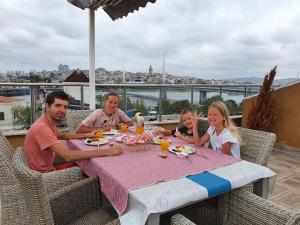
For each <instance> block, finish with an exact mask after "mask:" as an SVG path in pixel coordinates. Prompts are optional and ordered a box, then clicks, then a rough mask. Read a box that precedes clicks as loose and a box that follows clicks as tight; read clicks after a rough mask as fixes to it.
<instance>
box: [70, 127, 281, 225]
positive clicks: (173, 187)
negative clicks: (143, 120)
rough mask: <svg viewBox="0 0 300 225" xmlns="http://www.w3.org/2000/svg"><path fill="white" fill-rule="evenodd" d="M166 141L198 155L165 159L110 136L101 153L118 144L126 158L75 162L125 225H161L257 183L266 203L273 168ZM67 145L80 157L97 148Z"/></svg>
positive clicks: (153, 149)
mask: <svg viewBox="0 0 300 225" xmlns="http://www.w3.org/2000/svg"><path fill="white" fill-rule="evenodd" d="M122 135H123V136H124V135H132V133H129V132H127V133H123V134H122ZM165 138H167V139H168V140H169V142H170V149H172V147H173V148H174V147H175V146H184V147H189V148H192V149H193V150H194V151H193V152H192V154H189V155H188V157H186V156H185V155H181V154H176V152H174V151H169V152H168V153H167V157H161V155H160V145H159V144H154V143H145V144H144V146H143V148H136V149H137V150H136V151H135V150H134V149H135V148H132V146H129V145H127V144H124V143H123V142H120V140H122V138H120V134H118V135H113V136H109V138H108V139H109V143H108V144H103V145H101V146H100V148H99V151H101V150H103V149H106V148H109V144H118V145H120V146H121V148H122V154H120V155H116V156H106V157H96V158H91V159H87V160H81V161H77V162H76V163H77V164H78V165H79V166H80V168H81V170H82V171H83V172H84V173H85V174H87V175H88V176H98V177H99V182H100V190H99V191H101V194H104V195H105V196H106V198H107V199H108V200H109V201H110V203H111V204H112V205H113V207H114V208H115V209H116V211H117V212H118V214H119V219H120V223H121V225H133V224H134V225H144V224H145V223H148V225H159V222H160V215H161V214H163V213H166V212H169V211H172V210H175V209H178V208H181V207H184V206H186V205H189V204H193V203H196V202H199V201H203V200H205V199H208V198H211V197H213V196H218V195H220V194H222V193H226V192H229V191H231V190H233V189H236V188H240V187H243V186H245V185H247V184H249V183H253V185H254V189H253V190H254V193H255V194H257V195H259V196H262V197H264V198H266V197H267V194H268V184H269V178H270V177H273V176H275V175H276V174H275V173H274V172H273V171H272V170H270V169H269V168H267V167H264V166H260V165H257V164H254V163H251V162H248V161H245V160H241V159H237V158H234V157H232V156H229V155H226V154H223V153H219V152H216V151H213V150H211V149H209V148H207V147H195V146H194V145H193V144H189V143H187V142H185V141H183V140H182V139H178V138H175V137H173V136H168V137H165ZM67 145H68V147H69V148H71V149H75V150H80V151H87V150H92V149H95V148H97V146H91V145H87V142H86V140H83V139H71V140H68V142H67Z"/></svg>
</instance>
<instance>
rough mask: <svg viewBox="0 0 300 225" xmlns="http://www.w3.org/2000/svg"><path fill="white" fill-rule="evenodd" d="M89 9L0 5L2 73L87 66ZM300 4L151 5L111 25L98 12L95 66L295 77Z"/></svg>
mask: <svg viewBox="0 0 300 225" xmlns="http://www.w3.org/2000/svg"><path fill="white" fill-rule="evenodd" d="M88 19H89V14H88V10H80V9H78V8H76V7H74V6H73V5H71V4H69V3H68V2H67V1H62V0H51V1H40V0H27V1H26V4H24V1H22V0H10V1H4V2H2V3H1V5H0V71H1V72H6V70H27V71H28V70H29V69H38V70H42V69H47V70H52V69H56V68H57V65H58V64H60V63H63V64H68V65H69V66H70V67H71V68H81V69H87V68H88V48H89V46H88V41H89V37H88V32H89V31H88ZM299 22H300V2H299V1H298V0H290V1H289V2H288V3H286V2H285V1H281V0H254V1H249V0H244V1H238V0H228V1H222V0H215V1H209V0H202V1H198V0H189V1H181V0H157V2H156V3H155V4H148V5H147V7H146V8H144V9H140V10H139V11H137V12H135V13H133V14H129V16H128V17H126V18H123V19H120V20H117V21H115V22H113V21H112V20H111V19H110V18H109V16H108V15H107V14H106V13H105V12H104V11H103V10H101V9H99V10H97V11H96V67H104V68H107V69H112V70H122V68H123V66H124V67H125V70H127V71H132V72H137V71H141V72H145V71H147V70H148V68H149V65H150V64H151V65H152V66H153V68H154V71H156V72H161V71H162V61H163V54H164V52H165V53H166V70H167V72H168V73H171V74H175V75H190V76H198V77H201V78H215V79H220V78H224V77H226V78H228V77H238V76H263V75H265V74H266V72H267V71H269V70H270V69H271V68H272V67H273V66H274V65H278V71H280V74H281V77H291V76H296V75H297V73H298V71H299V70H300V68H299V65H298V64H299V59H300V54H299V50H300V31H299V29H298V26H297V25H298V24H299Z"/></svg>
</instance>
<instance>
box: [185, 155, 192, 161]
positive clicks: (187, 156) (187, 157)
mask: <svg viewBox="0 0 300 225" xmlns="http://www.w3.org/2000/svg"><path fill="white" fill-rule="evenodd" d="M185 158H186V159H187V160H188V161H189V163H192V160H191V159H190V156H189V155H186V156H185Z"/></svg>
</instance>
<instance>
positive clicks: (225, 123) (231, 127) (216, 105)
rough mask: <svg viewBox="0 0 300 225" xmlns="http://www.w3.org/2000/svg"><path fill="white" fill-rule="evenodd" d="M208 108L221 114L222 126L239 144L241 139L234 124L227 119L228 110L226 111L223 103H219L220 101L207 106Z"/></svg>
mask: <svg viewBox="0 0 300 225" xmlns="http://www.w3.org/2000/svg"><path fill="white" fill-rule="evenodd" d="M209 108H215V109H217V110H219V112H220V113H221V114H222V116H224V120H223V126H224V127H225V128H227V129H228V130H229V131H230V132H231V134H232V135H233V136H234V137H236V138H237V140H238V142H239V143H241V137H240V135H239V133H238V131H237V129H236V126H235V124H234V122H233V121H232V119H231V118H230V117H229V110H228V108H227V106H226V105H225V104H224V102H221V101H216V102H213V103H212V104H211V105H210V106H209Z"/></svg>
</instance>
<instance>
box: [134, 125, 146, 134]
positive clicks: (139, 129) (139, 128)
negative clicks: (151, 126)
mask: <svg viewBox="0 0 300 225" xmlns="http://www.w3.org/2000/svg"><path fill="white" fill-rule="evenodd" d="M135 133H136V134H137V135H141V134H143V133H144V127H143V126H136V127H135Z"/></svg>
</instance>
